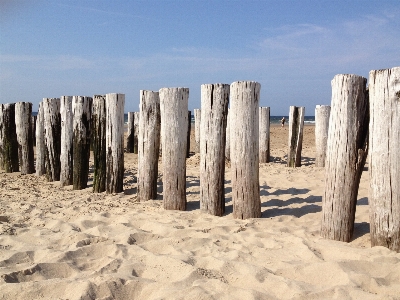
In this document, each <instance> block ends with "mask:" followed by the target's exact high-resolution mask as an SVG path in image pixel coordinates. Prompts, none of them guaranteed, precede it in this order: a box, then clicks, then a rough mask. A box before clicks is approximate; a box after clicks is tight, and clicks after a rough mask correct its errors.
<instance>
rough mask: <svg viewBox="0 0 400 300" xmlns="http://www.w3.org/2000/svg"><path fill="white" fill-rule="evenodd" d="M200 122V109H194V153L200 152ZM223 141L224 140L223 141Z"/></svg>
mask: <svg viewBox="0 0 400 300" xmlns="http://www.w3.org/2000/svg"><path fill="white" fill-rule="evenodd" d="M200 124H201V110H200V109H195V110H194V139H195V141H196V146H195V153H200V130H201V129H200V128H201V127H200V126H201V125H200ZM224 143H225V141H224Z"/></svg>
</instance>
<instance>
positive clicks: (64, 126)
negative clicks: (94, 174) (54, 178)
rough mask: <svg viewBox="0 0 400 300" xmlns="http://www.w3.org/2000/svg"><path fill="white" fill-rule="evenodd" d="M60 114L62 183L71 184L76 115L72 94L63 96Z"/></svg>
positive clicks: (64, 184)
mask: <svg viewBox="0 0 400 300" xmlns="http://www.w3.org/2000/svg"><path fill="white" fill-rule="evenodd" d="M60 115H61V154H60V163H61V172H60V185H61V186H66V185H71V184H72V183H73V181H72V178H73V167H72V164H73V160H72V153H73V152H72V140H73V129H72V124H73V116H74V115H73V112H72V96H61V98H60Z"/></svg>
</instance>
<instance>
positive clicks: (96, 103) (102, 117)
mask: <svg viewBox="0 0 400 300" xmlns="http://www.w3.org/2000/svg"><path fill="white" fill-rule="evenodd" d="M90 131H91V135H92V138H91V143H92V147H93V163H94V170H93V192H94V193H102V192H104V191H105V190H106V161H107V158H106V95H94V96H93V111H92V123H91V130H90Z"/></svg>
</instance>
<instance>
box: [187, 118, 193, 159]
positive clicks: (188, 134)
mask: <svg viewBox="0 0 400 300" xmlns="http://www.w3.org/2000/svg"><path fill="white" fill-rule="evenodd" d="M191 130H192V112H191V111H190V110H188V129H187V148H186V158H189V157H190V132H191Z"/></svg>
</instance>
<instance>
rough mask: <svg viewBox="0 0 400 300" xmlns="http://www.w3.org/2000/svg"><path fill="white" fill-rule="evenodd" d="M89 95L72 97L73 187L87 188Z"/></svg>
mask: <svg viewBox="0 0 400 300" xmlns="http://www.w3.org/2000/svg"><path fill="white" fill-rule="evenodd" d="M92 102H93V99H92V98H91V97H82V96H74V97H73V98H72V110H73V114H74V121H73V163H72V165H73V170H74V171H73V174H74V175H73V189H74V190H82V189H85V188H87V182H88V177H89V159H90V120H91V116H92Z"/></svg>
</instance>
